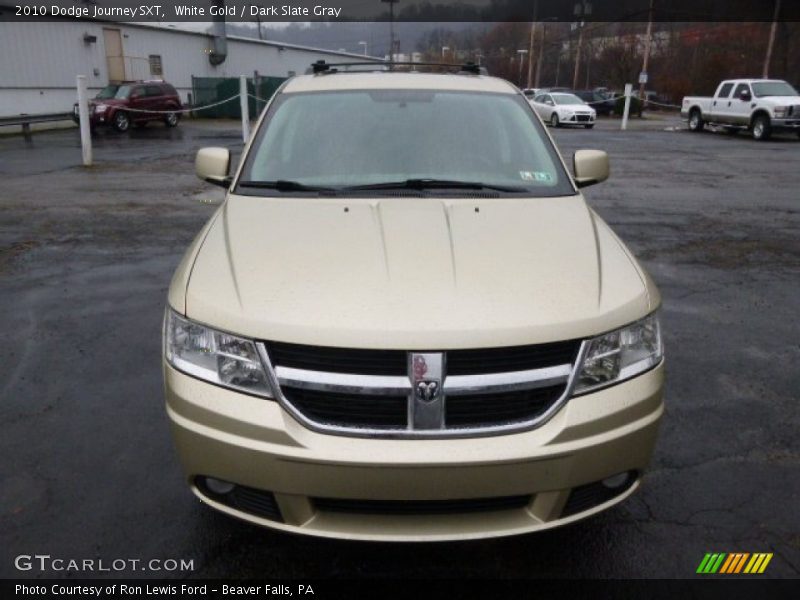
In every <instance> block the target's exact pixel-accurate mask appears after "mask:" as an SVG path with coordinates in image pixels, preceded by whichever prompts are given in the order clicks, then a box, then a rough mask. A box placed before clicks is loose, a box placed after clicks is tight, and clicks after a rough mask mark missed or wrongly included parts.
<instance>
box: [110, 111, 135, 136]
mask: <svg viewBox="0 0 800 600" xmlns="http://www.w3.org/2000/svg"><path fill="white" fill-rule="evenodd" d="M111 124H112V125H113V127H114V129H116V130H117V131H119V132H120V133H122V132H125V131H128V129H129V128H130V126H131V120H130V118H129V117H128V113H126V112H125V111H122V110H118V111H117V112H116V113H114V120H113V121H112V122H111Z"/></svg>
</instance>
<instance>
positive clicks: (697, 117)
mask: <svg viewBox="0 0 800 600" xmlns="http://www.w3.org/2000/svg"><path fill="white" fill-rule="evenodd" d="M705 125H706V124H705V121H703V115H702V114H701V113H700V111H699V110H698V109H696V108H695V109H692V112H690V113H689V131H695V132H697V131H703V127H705Z"/></svg>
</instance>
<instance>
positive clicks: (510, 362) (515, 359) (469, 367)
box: [447, 340, 581, 375]
mask: <svg viewBox="0 0 800 600" xmlns="http://www.w3.org/2000/svg"><path fill="white" fill-rule="evenodd" d="M580 345H581V341H580V340H568V341H566V342H551V343H549V344H534V345H531V346H510V347H506V348H476V349H473V350H451V351H449V352H448V353H447V374H448V375H480V374H483V373H508V372H511V371H529V370H531V369H541V368H543V367H553V366H556V365H565V364H567V363H569V364H572V363H574V362H575V359H576V358H577V356H578V349H579V348H580Z"/></svg>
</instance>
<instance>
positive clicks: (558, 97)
mask: <svg viewBox="0 0 800 600" xmlns="http://www.w3.org/2000/svg"><path fill="white" fill-rule="evenodd" d="M551 95H552V96H553V100H554V101H555V103H556V104H584V102H583V100H581V99H580V98H578V97H577V96H576V95H575V94H551Z"/></svg>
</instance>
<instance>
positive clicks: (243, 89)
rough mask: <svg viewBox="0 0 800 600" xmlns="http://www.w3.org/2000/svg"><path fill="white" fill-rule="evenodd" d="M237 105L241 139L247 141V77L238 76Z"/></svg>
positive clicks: (248, 134) (248, 104) (248, 122)
mask: <svg viewBox="0 0 800 600" xmlns="http://www.w3.org/2000/svg"><path fill="white" fill-rule="evenodd" d="M239 105H240V106H241V107H242V139H243V140H244V143H245V144H246V143H247V139H248V138H249V137H250V108H249V106H250V103H249V102H248V98H247V77H245V76H244V75H242V76H241V77H240V78H239Z"/></svg>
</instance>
